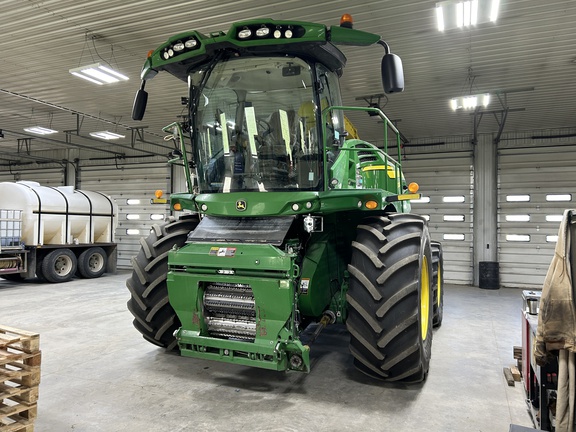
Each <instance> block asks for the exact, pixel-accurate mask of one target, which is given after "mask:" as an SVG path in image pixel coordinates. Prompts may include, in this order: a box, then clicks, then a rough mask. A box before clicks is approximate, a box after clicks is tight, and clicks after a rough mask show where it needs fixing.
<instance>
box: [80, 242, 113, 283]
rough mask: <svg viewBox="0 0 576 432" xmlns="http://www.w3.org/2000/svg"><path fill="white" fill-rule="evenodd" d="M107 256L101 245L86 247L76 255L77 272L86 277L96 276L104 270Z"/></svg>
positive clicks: (100, 274)
mask: <svg viewBox="0 0 576 432" xmlns="http://www.w3.org/2000/svg"><path fill="white" fill-rule="evenodd" d="M107 264H108V256H107V255H106V252H104V249H102V248H101V247H91V248H90V249H86V250H85V251H84V252H82V253H81V254H80V256H79V257H78V272H79V273H80V276H82V277H83V278H86V279H93V278H98V277H100V276H102V275H103V274H104V272H105V271H106V265H107Z"/></svg>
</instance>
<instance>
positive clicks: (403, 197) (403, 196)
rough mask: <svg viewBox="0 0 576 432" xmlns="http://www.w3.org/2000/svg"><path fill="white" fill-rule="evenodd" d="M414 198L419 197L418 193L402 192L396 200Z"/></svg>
mask: <svg viewBox="0 0 576 432" xmlns="http://www.w3.org/2000/svg"><path fill="white" fill-rule="evenodd" d="M416 199H420V194H402V195H398V201H404V200H416Z"/></svg>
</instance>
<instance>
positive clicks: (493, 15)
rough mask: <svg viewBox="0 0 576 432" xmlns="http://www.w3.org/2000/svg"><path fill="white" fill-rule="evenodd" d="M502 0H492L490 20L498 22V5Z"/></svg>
mask: <svg viewBox="0 0 576 432" xmlns="http://www.w3.org/2000/svg"><path fill="white" fill-rule="evenodd" d="M499 6H500V0H492V7H491V8H490V22H496V20H497V19H498V7H499Z"/></svg>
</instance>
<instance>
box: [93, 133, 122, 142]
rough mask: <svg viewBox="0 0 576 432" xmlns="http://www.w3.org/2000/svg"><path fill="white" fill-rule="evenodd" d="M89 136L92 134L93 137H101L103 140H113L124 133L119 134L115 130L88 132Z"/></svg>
mask: <svg viewBox="0 0 576 432" xmlns="http://www.w3.org/2000/svg"><path fill="white" fill-rule="evenodd" d="M90 136H93V137H94V138H102V139H105V140H113V139H118V138H124V137H125V135H120V134H117V133H115V132H110V131H99V132H90Z"/></svg>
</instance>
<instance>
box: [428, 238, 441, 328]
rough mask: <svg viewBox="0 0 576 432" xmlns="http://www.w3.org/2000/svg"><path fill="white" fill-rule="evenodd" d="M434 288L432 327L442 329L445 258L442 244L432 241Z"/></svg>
mask: <svg viewBox="0 0 576 432" xmlns="http://www.w3.org/2000/svg"><path fill="white" fill-rule="evenodd" d="M430 244H431V247H432V286H433V292H434V295H433V299H434V303H433V306H432V325H433V326H434V327H440V326H441V325H442V318H443V315H444V258H443V257H442V244H440V243H439V242H437V241H432V242H431V243H430Z"/></svg>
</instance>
